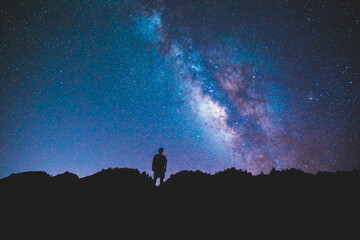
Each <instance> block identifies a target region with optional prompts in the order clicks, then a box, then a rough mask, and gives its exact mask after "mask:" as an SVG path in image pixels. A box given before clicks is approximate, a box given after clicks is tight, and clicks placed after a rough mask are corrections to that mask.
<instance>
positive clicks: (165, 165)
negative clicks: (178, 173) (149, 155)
mask: <svg viewBox="0 0 360 240" xmlns="http://www.w3.org/2000/svg"><path fill="white" fill-rule="evenodd" d="M166 167H167V159H166V157H165V164H164V170H165V172H166Z"/></svg>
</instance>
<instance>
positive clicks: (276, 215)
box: [0, 169, 360, 239]
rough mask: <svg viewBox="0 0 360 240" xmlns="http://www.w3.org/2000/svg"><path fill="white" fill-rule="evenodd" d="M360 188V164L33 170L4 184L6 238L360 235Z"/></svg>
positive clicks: (0, 184) (0, 211) (1, 203)
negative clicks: (164, 172) (155, 173)
mask: <svg viewBox="0 0 360 240" xmlns="http://www.w3.org/2000/svg"><path fill="white" fill-rule="evenodd" d="M359 190H360V171H359V170H354V171H352V172H337V173H318V174H317V175H312V174H307V173H304V172H301V171H298V170H294V169H292V170H288V171H282V172H276V171H272V172H271V173H270V175H258V176H252V175H251V174H250V173H247V172H242V171H238V170H235V169H228V170H226V171H224V172H219V173H217V174H215V175H209V174H205V173H202V172H199V171H198V172H188V171H183V172H179V173H177V174H175V175H172V176H171V177H170V178H169V179H168V180H167V181H166V182H165V183H164V184H163V185H162V186H161V187H155V186H153V182H152V179H151V178H150V177H149V176H148V175H146V174H145V173H142V174H140V172H139V171H138V170H134V169H108V170H103V171H101V172H99V173H96V174H94V175H92V176H89V177H85V178H81V179H79V178H78V177H77V176H76V175H74V174H71V173H64V174H60V175H57V176H55V177H51V176H50V175H48V174H46V173H44V172H25V173H19V174H12V175H10V176H9V177H7V178H4V179H1V180H0V192H1V199H0V219H1V220H0V221H1V222H0V238H1V239H360V194H359ZM1 236H3V237H1Z"/></svg>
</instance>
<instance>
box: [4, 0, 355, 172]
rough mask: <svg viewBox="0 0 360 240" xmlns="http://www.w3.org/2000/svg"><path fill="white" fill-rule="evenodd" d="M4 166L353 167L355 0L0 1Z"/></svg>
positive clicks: (25, 168) (71, 168) (18, 168)
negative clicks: (163, 160)
mask: <svg viewBox="0 0 360 240" xmlns="http://www.w3.org/2000/svg"><path fill="white" fill-rule="evenodd" d="M0 22H1V25H0V31H1V43H0V106H1V112H0V114H1V115H0V177H6V176H8V175H9V174H11V173H13V172H23V171H35V170H37V171H38V170H42V171H46V172H48V173H50V174H52V175H55V174H59V173H62V172H64V171H70V172H73V173H75V174H78V175H79V176H81V177H83V176H87V175H90V174H93V173H95V172H97V171H100V170H101V169H106V168H109V167H119V168H122V167H129V168H138V169H139V170H140V171H147V172H149V173H150V172H151V161H152V157H153V155H154V154H156V153H157V149H158V148H159V147H163V148H164V149H165V151H164V154H165V155H166V156H167V158H168V172H167V176H169V175H170V174H172V173H175V172H178V171H180V170H201V171H204V172H209V173H214V172H217V171H220V170H224V169H226V168H231V167H235V168H237V169H239V168H240V169H246V170H248V171H251V172H252V173H253V174H258V173H260V172H261V171H263V172H264V173H267V172H269V171H270V170H271V168H272V167H275V168H276V169H287V168H292V167H294V168H300V169H302V170H304V171H306V172H313V173H315V172H317V171H337V170H352V169H353V168H360V160H359V158H360V150H359V148H360V138H359V133H360V124H359V121H360V87H359V73H360V2H359V1H356V0H355V1H312V0H311V1H305V0H298V1H290V0H289V1H281V0H278V1H260V0H259V1H254V0H252V1H202V0H199V1H184V0H175V1H170V0H163V1H161V0H159V1H145V0H144V1H130V0H127V1H121V0H117V1H116V0H107V1H98V0H86V1H85V0H81V1H80V0H78V1H75V0H73V1H72V0H61V1H60V0H57V1H53V0H50V1H49V0H46V1H45V0H44V1H39V0H36V1H35V0H28V1H25V0H24V1H17V0H12V1H9V0H8V1H1V5H0Z"/></svg>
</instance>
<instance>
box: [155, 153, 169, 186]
mask: <svg viewBox="0 0 360 240" xmlns="http://www.w3.org/2000/svg"><path fill="white" fill-rule="evenodd" d="M158 151H159V154H156V155H155V156H154V159H153V162H152V170H153V171H154V182H155V184H156V180H157V179H158V178H160V184H162V183H163V182H164V178H165V172H166V165H167V159H166V157H165V156H164V155H163V154H162V153H163V152H164V149H163V148H159V150H158Z"/></svg>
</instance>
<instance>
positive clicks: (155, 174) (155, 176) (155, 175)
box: [154, 172, 158, 185]
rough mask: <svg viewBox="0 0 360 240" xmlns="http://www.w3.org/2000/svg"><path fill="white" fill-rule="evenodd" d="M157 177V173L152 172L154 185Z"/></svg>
mask: <svg viewBox="0 0 360 240" xmlns="http://www.w3.org/2000/svg"><path fill="white" fill-rule="evenodd" d="M157 178H158V175H157V173H155V172H154V184H155V185H156V180H157Z"/></svg>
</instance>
